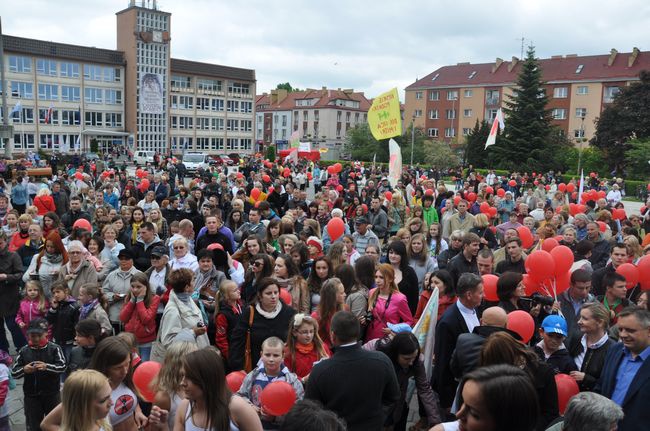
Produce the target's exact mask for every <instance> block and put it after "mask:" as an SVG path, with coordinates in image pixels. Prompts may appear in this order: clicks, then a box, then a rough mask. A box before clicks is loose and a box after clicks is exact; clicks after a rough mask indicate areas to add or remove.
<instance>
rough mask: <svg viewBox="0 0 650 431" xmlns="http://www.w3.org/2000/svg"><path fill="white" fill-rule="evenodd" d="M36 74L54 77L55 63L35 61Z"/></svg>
mask: <svg viewBox="0 0 650 431" xmlns="http://www.w3.org/2000/svg"><path fill="white" fill-rule="evenodd" d="M36 73H38V74H39V75H45V76H56V61H54V60H46V59H44V58H39V59H38V60H36Z"/></svg>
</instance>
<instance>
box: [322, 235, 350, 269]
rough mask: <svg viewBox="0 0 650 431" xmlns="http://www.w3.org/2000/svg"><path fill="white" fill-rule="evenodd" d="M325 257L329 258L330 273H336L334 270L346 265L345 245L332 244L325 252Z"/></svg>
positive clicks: (339, 243) (340, 242) (341, 243)
mask: <svg viewBox="0 0 650 431" xmlns="http://www.w3.org/2000/svg"><path fill="white" fill-rule="evenodd" d="M327 257H329V259H330V263H331V264H332V271H336V268H338V267H339V266H340V265H343V264H344V263H347V260H348V255H347V252H346V250H345V244H343V242H342V241H339V242H335V243H334V244H332V245H331V246H330V249H329V251H328V252H327Z"/></svg>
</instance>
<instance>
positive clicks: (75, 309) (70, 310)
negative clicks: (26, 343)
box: [27, 281, 79, 359]
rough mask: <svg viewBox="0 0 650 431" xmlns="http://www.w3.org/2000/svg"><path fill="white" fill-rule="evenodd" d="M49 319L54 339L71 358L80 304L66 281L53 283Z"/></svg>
mask: <svg viewBox="0 0 650 431" xmlns="http://www.w3.org/2000/svg"><path fill="white" fill-rule="evenodd" d="M47 321H48V322H50V325H52V335H53V341H54V342H55V343H56V344H57V345H59V346H60V347H61V349H63V353H64V354H65V357H66V359H67V358H69V357H70V352H71V351H72V347H73V343H74V337H75V332H74V327H75V325H76V324H77V322H78V321H79V306H78V305H77V300H76V299H74V298H73V297H72V296H70V288H69V287H68V283H67V282H65V281H57V282H55V283H54V284H52V302H51V303H50V309H49V310H48V311H47ZM27 332H29V331H27Z"/></svg>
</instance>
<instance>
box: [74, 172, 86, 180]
mask: <svg viewBox="0 0 650 431" xmlns="http://www.w3.org/2000/svg"><path fill="white" fill-rule="evenodd" d="M74 177H75V178H76V179H78V180H83V179H84V174H82V173H81V172H76V173H75V174H74Z"/></svg>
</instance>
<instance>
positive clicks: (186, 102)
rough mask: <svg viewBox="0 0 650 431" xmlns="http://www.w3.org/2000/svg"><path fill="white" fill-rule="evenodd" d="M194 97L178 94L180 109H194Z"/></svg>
mask: <svg viewBox="0 0 650 431" xmlns="http://www.w3.org/2000/svg"><path fill="white" fill-rule="evenodd" d="M193 106H194V98H193V97H192V96H178V109H192V107H193Z"/></svg>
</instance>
